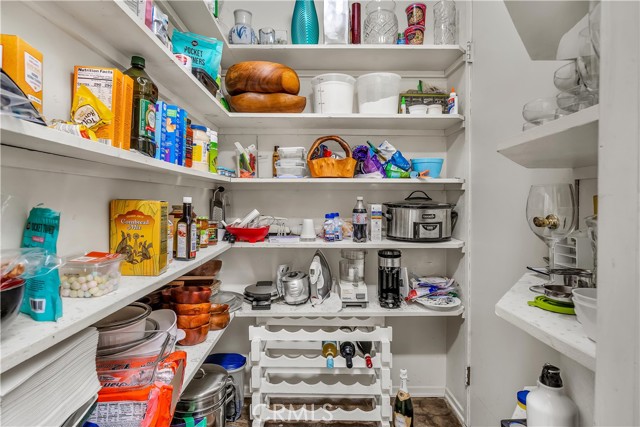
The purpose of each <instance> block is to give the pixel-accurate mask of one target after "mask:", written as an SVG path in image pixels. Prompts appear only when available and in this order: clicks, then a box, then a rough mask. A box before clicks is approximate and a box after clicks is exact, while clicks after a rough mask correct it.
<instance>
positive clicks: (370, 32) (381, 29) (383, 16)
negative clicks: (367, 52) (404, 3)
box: [364, 0, 398, 44]
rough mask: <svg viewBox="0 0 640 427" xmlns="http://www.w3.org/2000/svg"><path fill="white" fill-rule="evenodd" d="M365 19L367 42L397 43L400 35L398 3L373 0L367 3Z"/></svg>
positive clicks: (386, 0) (365, 41) (365, 38)
mask: <svg viewBox="0 0 640 427" xmlns="http://www.w3.org/2000/svg"><path fill="white" fill-rule="evenodd" d="M366 11H367V16H366V18H365V19H364V43H365V44H395V43H396V37H397V36H398V18H397V17H396V4H395V2H394V1H388V0H372V1H370V2H369V3H367V7H366Z"/></svg>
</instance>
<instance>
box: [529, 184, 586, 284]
mask: <svg viewBox="0 0 640 427" xmlns="http://www.w3.org/2000/svg"><path fill="white" fill-rule="evenodd" d="M576 217H577V209H576V201H575V196H574V192H573V186H572V185H571V184H547V185H532V186H531V189H530V190H529V197H528V198H527V223H528V224H529V227H530V228H531V231H533V232H534V233H535V235H536V236H538V237H539V238H540V239H542V241H544V242H545V243H546V244H547V246H549V272H550V273H551V272H552V271H553V269H554V268H556V264H555V246H556V243H558V242H559V241H560V240H562V239H564V238H566V237H567V236H568V235H569V234H571V232H573V230H574V229H575V228H576ZM551 281H552V282H554V281H555V277H554V276H553V274H551Z"/></svg>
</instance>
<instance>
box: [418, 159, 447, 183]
mask: <svg viewBox="0 0 640 427" xmlns="http://www.w3.org/2000/svg"><path fill="white" fill-rule="evenodd" d="M442 163H444V159H440V158H435V157H422V158H418V159H411V169H413V170H414V171H416V172H424V171H426V170H428V171H429V178H440V172H441V171H442Z"/></svg>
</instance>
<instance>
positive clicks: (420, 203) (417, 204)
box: [383, 191, 456, 209]
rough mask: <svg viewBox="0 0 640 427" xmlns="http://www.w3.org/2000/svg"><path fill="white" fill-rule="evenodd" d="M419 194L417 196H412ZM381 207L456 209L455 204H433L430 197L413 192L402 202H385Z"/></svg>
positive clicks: (422, 193) (423, 193)
mask: <svg viewBox="0 0 640 427" xmlns="http://www.w3.org/2000/svg"><path fill="white" fill-rule="evenodd" d="M416 193H420V194H421V195H419V196H414V194H416ZM383 205H385V206H387V207H389V208H422V209H453V208H455V207H456V205H455V203H441V202H434V201H433V200H432V199H431V197H429V196H428V195H427V193H425V192H424V191H414V192H413V193H411V194H409V197H407V198H406V199H404V200H401V201H399V202H386V203H383Z"/></svg>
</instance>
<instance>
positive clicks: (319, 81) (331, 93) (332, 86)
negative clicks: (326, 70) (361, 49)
mask: <svg viewBox="0 0 640 427" xmlns="http://www.w3.org/2000/svg"><path fill="white" fill-rule="evenodd" d="M355 82H356V79H354V78H353V77H351V76H349V75H347V74H337V73H331V74H321V75H319V76H316V77H314V78H313V79H311V86H312V88H313V112H314V113H323V114H329V113H333V114H351V113H353V91H354V84H355Z"/></svg>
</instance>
